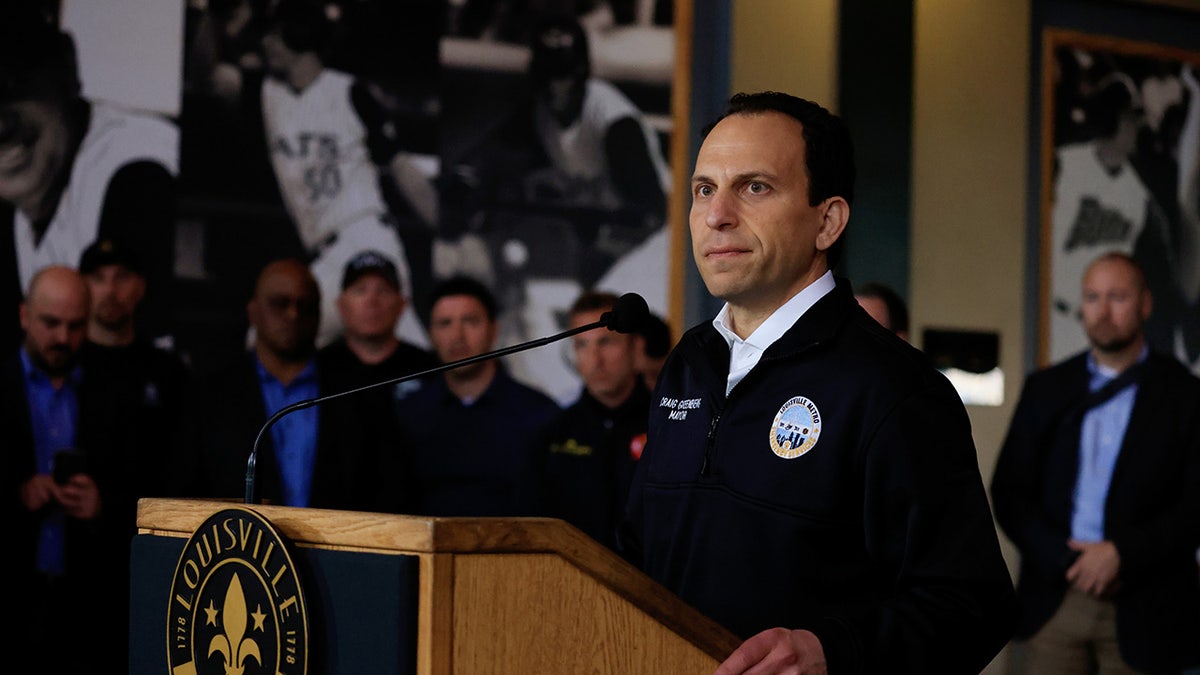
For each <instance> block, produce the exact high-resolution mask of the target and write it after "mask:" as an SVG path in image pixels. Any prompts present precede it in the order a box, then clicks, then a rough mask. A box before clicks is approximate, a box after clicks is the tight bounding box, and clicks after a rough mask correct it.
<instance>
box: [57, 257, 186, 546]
mask: <svg viewBox="0 0 1200 675" xmlns="http://www.w3.org/2000/svg"><path fill="white" fill-rule="evenodd" d="M143 270H144V268H143V267H142V265H141V264H140V261H139V259H138V257H137V255H136V254H135V253H134V251H133V249H131V248H130V247H129V246H126V245H125V244H123V243H122V242H120V241H119V240H116V239H111V238H104V239H99V240H96V241H94V242H92V243H91V244H90V245H88V247H87V248H86V249H84V251H83V254H82V255H81V256H80V258H79V273H80V274H81V275H82V276H83V279H84V281H85V282H87V286H88V290H89V296H90V298H91V309H90V312H89V316H88V325H87V338H86V340H85V341H84V343H83V349H82V352H81V357H80V358H81V360H82V363H83V368H84V370H85V372H86V373H87V375H88V377H89V378H90V379H91V380H92V381H93V382H94V383H95V386H96V387H97V388H98V389H99V390H100V391H102V392H103V395H102V396H100V397H98V398H99V400H100V403H98V404H97V405H101V406H104V407H105V409H106V410H107V413H106V414H107V415H108V416H110V417H111V418H112V419H118V420H121V422H120V423H121V425H122V427H123V428H126V429H127V430H128V432H129V434H130V438H131V441H130V442H129V445H128V447H127V448H126V450H128V451H129V452H130V453H131V456H132V457H133V460H132V461H130V462H129V463H128V465H129V467H131V472H130V475H129V476H128V478H129V479H130V480H131V485H130V487H131V490H130V493H131V497H132V499H131V501H130V502H128V503H127V504H125V506H126V507H127V508H128V512H127V514H126V516H127V524H128V527H129V535H130V536H132V535H133V533H134V531H135V524H136V523H135V520H136V514H135V512H134V509H135V508H136V500H137V498H138V497H151V496H163V495H164V494H165V492H164V488H163V485H164V484H165V480H166V471H167V465H168V462H169V460H170V453H171V452H172V448H173V445H174V442H175V434H176V429H177V427H178V423H179V415H180V414H181V411H182V398H183V392H184V387H185V384H186V382H187V378H188V373H187V369H186V368H185V366H184V363H183V361H182V359H181V358H180V357H179V356H178V355H177V354H176V353H175V352H172V351H168V350H167V349H164V348H161V347H159V346H156V345H155V344H154V343H153V342H151V340H150V339H149V338H148V337H145V336H143V335H141V334H140V333H139V331H138V329H137V325H136V321H135V316H136V315H137V314H138V311H139V307H140V306H141V304H142V301H143V299H144V298H145V296H146V286H147V281H146V277H145V273H144V271H143Z"/></svg>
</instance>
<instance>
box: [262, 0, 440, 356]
mask: <svg viewBox="0 0 1200 675" xmlns="http://www.w3.org/2000/svg"><path fill="white" fill-rule="evenodd" d="M267 24H268V27H267V31H266V34H265V36H264V37H263V41H262V42H263V51H264V56H265V64H266V74H267V78H266V79H265V80H264V82H263V87H262V112H263V123H264V126H265V129H266V139H267V150H268V152H269V154H270V159H271V164H272V166H273V167H274V170H275V176H276V179H277V180H278V183H279V189H280V193H281V195H282V197H283V201H284V205H285V206H286V207H287V210H288V213H289V214H290V216H291V218H292V220H293V221H294V223H295V225H296V228H297V230H298V234H299V236H300V240H301V242H302V243H303V245H304V247H305V248H306V249H307V252H308V254H309V256H310V258H311V259H312V262H311V268H312V271H313V274H314V275H315V276H316V278H317V281H318V283H319V284H320V286H321V297H322V305H323V306H322V308H321V327H320V332H319V334H318V338H317V341H318V344H319V345H324V344H328V343H329V342H331V341H333V340H334V339H335V338H336V337H337V336H338V335H339V333H340V325H339V322H338V313H337V310H336V308H335V307H334V303H335V301H336V298H337V296H338V293H339V290H340V287H339V284H340V283H341V275H342V270H343V268H344V267H345V265H346V262H347V261H349V260H350V259H351V258H353V257H354V256H355V255H356V254H357V253H359V252H361V251H364V250H369V249H370V250H376V251H379V252H382V253H383V254H385V255H387V256H388V257H389V258H391V259H392V260H393V261H394V262H395V263H396V267H397V269H398V270H399V271H400V275H401V281H402V284H403V286H404V287H405V288H412V285H411V278H410V277H411V275H410V271H409V270H410V267H409V261H408V259H407V256H406V252H405V246H404V243H403V242H402V240H401V237H400V234H399V230H398V224H397V218H398V217H407V218H415V219H417V220H419V221H420V222H421V223H424V225H425V226H426V227H433V226H434V225H435V224H436V222H437V194H436V192H435V190H434V188H433V185H432V183H431V182H430V181H429V180H428V178H426V176H425V175H424V174H422V173H421V172H420V171H419V170H418V169H416V168H415V167H414V166H413V164H412V163H411V162H410V158H409V157H408V156H407V155H406V153H404V152H401V151H400V146H399V134H398V130H397V129H396V127H395V124H394V122H393V120H392V119H391V118H390V117H389V116H388V115H387V114H386V112H385V111H384V110H383V108H382V107H381V105H380V103H379V99H378V98H377V97H376V96H374V95H373V94H372V92H371V90H370V87H369V86H368V85H367V84H366V83H363V82H360V81H358V80H356V79H355V78H354V76H352V75H350V74H347V73H344V72H341V71H339V70H335V69H332V68H329V67H326V66H325V64H324V63H323V62H322V57H321V51H322V49H323V48H324V47H325V46H326V44H327V43H328V41H329V39H330V36H331V25H330V22H329V17H328V16H327V15H326V14H325V8H324V6H323V5H322V4H320V3H317V2H313V1H310V0H281V2H279V3H278V4H277V5H276V6H275V8H274V10H273V11H272V12H271V13H270V14H269V15H268V17H267ZM381 181H394V183H393V186H394V187H395V188H396V189H397V192H398V194H399V195H401V196H402V197H403V200H404V205H405V207H407V209H408V210H409V212H410V213H408V214H398V213H396V212H395V209H392V208H389V204H388V202H387V201H386V200H385V198H384V190H383V187H382V185H381ZM397 335H398V336H399V337H402V338H403V339H405V340H407V341H409V342H412V343H414V344H418V345H428V344H429V341H428V338H427V337H426V335H425V330H424V329H423V328H422V326H421V324H420V322H419V320H418V318H417V315H416V313H415V312H414V311H413V310H412V309H411V308H409V309H408V310H406V311H405V313H404V314H403V315H402V316H401V318H400V321H399V322H398V324H397Z"/></svg>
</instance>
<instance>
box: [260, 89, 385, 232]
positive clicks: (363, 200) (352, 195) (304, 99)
mask: <svg viewBox="0 0 1200 675" xmlns="http://www.w3.org/2000/svg"><path fill="white" fill-rule="evenodd" d="M353 84H354V78H353V77H351V76H350V75H347V74H346V73H342V72H339V71H336V70H331V69H328V68H326V69H325V70H324V71H322V72H321V74H320V75H319V76H318V77H317V79H316V80H314V81H313V82H312V84H310V85H309V86H308V87H306V88H305V89H304V91H301V92H296V91H294V90H293V89H292V88H291V87H289V86H288V85H287V84H284V83H283V82H279V81H277V80H274V79H270V78H268V79H267V80H266V81H264V82H263V88H262V107H263V121H264V124H265V126H266V133H267V147H268V151H269V153H270V155H271V164H272V166H273V167H274V168H275V178H276V180H277V181H278V182H279V191H280V193H281V194H282V195H283V201H284V205H285V206H286V207H287V210H288V213H289V214H290V215H291V217H292V220H293V221H294V222H295V223H296V228H297V230H298V231H299V234H300V241H302V242H303V243H304V246H305V247H306V248H308V249H309V251H310V252H315V249H316V248H318V247H319V246H320V245H321V244H322V243H324V242H325V241H326V239H328V238H329V237H330V235H333V234H337V233H339V232H341V231H342V230H344V229H345V228H346V227H348V226H349V225H350V224H352V223H354V222H356V221H358V220H361V219H365V218H380V217H383V216H384V214H385V213H386V212H387V208H386V206H385V205H384V201H383V194H382V192H381V191H380V188H379V183H378V173H377V170H376V167H375V165H374V163H372V161H371V156H370V153H369V151H368V150H367V138H366V137H367V129H366V127H365V126H364V125H363V123H362V121H361V120H360V119H359V117H358V114H357V113H356V112H355V110H354V105H353V103H351V100H350V88H351V87H352V86H353Z"/></svg>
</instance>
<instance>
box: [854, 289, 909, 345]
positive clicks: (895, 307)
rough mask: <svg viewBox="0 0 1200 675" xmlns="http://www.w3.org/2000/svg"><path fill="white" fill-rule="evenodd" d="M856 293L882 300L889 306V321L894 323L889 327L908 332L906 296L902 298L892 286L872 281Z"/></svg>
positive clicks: (898, 331)
mask: <svg viewBox="0 0 1200 675" xmlns="http://www.w3.org/2000/svg"><path fill="white" fill-rule="evenodd" d="M854 294H855V295H857V296H859V297H862V298H875V299H877V300H882V301H883V304H884V305H885V306H886V307H887V311H888V322H889V323H890V324H892V325H891V326H889V328H891V329H892V332H893V333H901V332H903V333H907V332H908V305H907V304H905V302H904V298H901V297H900V294H899V293H897V292H896V291H894V290H892V287H891V286H888V285H886V284H881V283H879V282H878V281H871V282H868V283H865V284H863V285H862V286H859V287H858V288H857V289H855V291H854Z"/></svg>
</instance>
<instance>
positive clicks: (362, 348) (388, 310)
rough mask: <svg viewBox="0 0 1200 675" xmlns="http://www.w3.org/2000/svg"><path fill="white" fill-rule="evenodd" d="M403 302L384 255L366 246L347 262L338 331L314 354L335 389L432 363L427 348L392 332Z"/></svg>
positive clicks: (339, 299)
mask: <svg viewBox="0 0 1200 675" xmlns="http://www.w3.org/2000/svg"><path fill="white" fill-rule="evenodd" d="M407 307H408V297H407V295H406V293H405V289H404V288H403V287H402V285H401V282H400V275H399V274H398V272H397V270H396V264H395V263H394V262H393V261H392V260H391V259H390V258H389V257H387V256H386V255H384V254H383V253H381V252H379V251H374V250H367V251H363V252H361V253H359V254H358V255H356V256H354V257H353V258H351V259H350V260H349V261H348V262H347V263H346V266H345V268H344V270H343V273H342V291H341V293H340V294H339V295H338V297H337V310H338V315H339V316H340V317H341V320H342V336H341V337H340V338H338V339H337V340H336V341H334V342H332V343H331V344H329V345H328V346H326V347H324V348H322V349H321V351H320V354H319V355H318V360H319V362H320V364H321V366H322V372H324V373H326V377H327V378H329V379H330V382H329V384H330V385H333V388H334V389H343V388H344V389H354V388H357V387H362V386H366V385H368V384H373V383H376V382H382V381H383V380H390V379H393V378H396V377H400V376H402V375H408V374H410V373H416V372H420V371H422V370H426V369H428V368H432V367H434V366H436V365H437V358H436V357H434V356H433V355H432V354H431V353H429V352H427V351H425V350H424V349H421V348H419V347H417V346H415V345H412V344H409V343H407V342H404V341H403V340H401V339H400V338H398V337H396V330H395V328H396V321H397V320H399V318H400V315H401V314H402V313H403V312H404V310H405V309H406V308H407Z"/></svg>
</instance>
